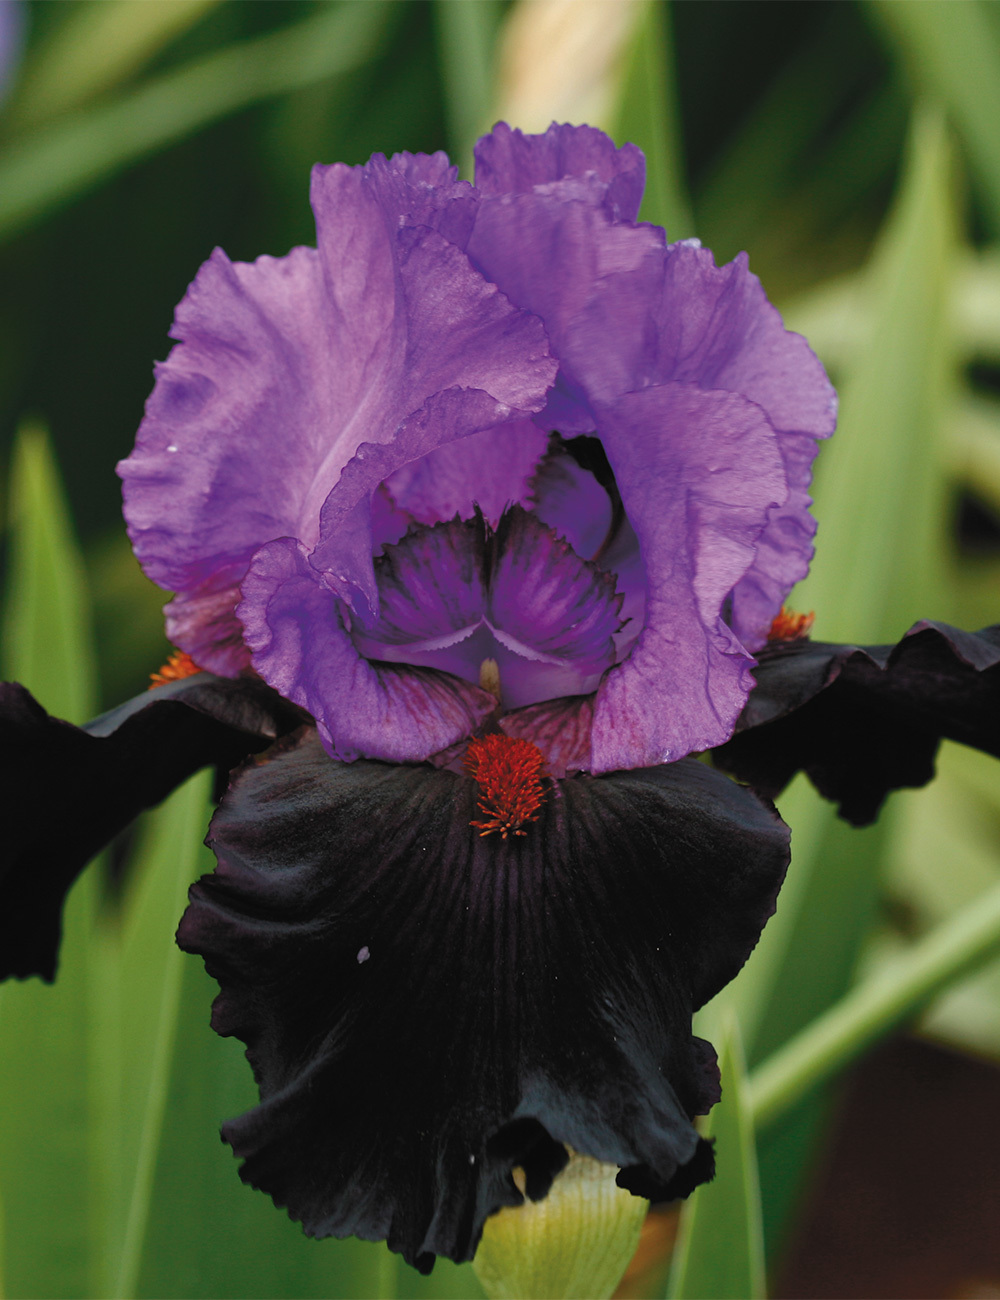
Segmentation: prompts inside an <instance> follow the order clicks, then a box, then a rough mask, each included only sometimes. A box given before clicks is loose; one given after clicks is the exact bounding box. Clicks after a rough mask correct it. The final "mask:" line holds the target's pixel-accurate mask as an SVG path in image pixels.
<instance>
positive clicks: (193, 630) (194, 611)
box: [163, 587, 250, 677]
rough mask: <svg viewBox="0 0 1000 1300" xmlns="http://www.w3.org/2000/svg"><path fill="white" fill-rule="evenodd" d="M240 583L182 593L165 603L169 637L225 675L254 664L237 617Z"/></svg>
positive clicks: (207, 666)
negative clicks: (251, 661) (218, 589)
mask: <svg viewBox="0 0 1000 1300" xmlns="http://www.w3.org/2000/svg"><path fill="white" fill-rule="evenodd" d="M239 600H240V589H239V587H223V589H222V590H221V591H213V590H212V589H211V588H209V589H208V590H205V591H195V592H191V593H187V592H185V593H182V594H181V595H179V596H175V597H174V598H173V600H172V601H170V603H169V604H167V605H165V606H164V609H163V613H164V615H165V617H166V633H167V640H168V641H169V642H170V644H171V645H175V646H180V647H181V649H182V650H185V651H186V652H187V653H188V654H189V655H190V656H191V658H192V659H193V660H194V661H195V663H196V664H197V665H198V666H199V667H200V668H204V669H205V670H206V671H208V672H213V673H218V674H219V675H220V676H222V677H237V676H239V674H240V673H243V672H246V670H247V669H248V668H249V667H250V651H249V650H248V649H247V647H246V645H245V644H244V641H243V628H242V626H241V624H240V621H239V619H238V618H237V617H236V606H237V605H238V604H239Z"/></svg>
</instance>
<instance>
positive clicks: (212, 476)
mask: <svg viewBox="0 0 1000 1300" xmlns="http://www.w3.org/2000/svg"><path fill="white" fill-rule="evenodd" d="M444 164H445V160H444V159H443V156H437V157H431V158H421V157H416V158H413V157H403V158H396V159H394V160H392V161H391V162H387V161H386V160H385V159H381V158H376V159H373V160H372V162H371V163H370V164H369V165H368V166H367V167H364V168H348V167H343V166H336V167H333V168H326V169H321V170H319V171H317V173H316V174H315V176H314V182H313V201H314V207H315V210H316V218H317V233H318V239H319V250H318V252H317V251H315V250H312V249H296V250H294V251H293V252H292V253H291V254H289V255H288V257H286V258H282V259H277V260H276V259H273V258H261V259H259V260H258V261H257V262H256V263H254V264H253V265H242V264H236V265H234V264H232V263H230V262H229V260H228V259H227V258H226V257H225V255H224V254H223V253H222V252H221V251H217V252H216V253H215V254H213V257H212V258H211V259H210V261H209V262H208V263H206V264H205V266H204V267H203V268H202V270H201V271H200V272H199V275H198V277H197V278H196V280H195V282H194V284H193V285H192V286H191V289H190V290H189V292H188V295H187V296H186V298H185V299H184V301H183V302H182V303H181V305H180V307H179V308H178V312H177V318H176V321H175V325H174V329H173V331H172V332H173V335H174V337H176V338H179V339H181V340H182V341H181V343H180V345H179V346H178V347H176V348H175V349H174V350H173V352H172V353H171V355H170V358H169V360H168V361H167V362H166V363H165V365H163V366H161V367H160V368H159V369H158V376H157V385H156V388H155V389H154V392H153V395H152V397H151V398H150V401H149V403H148V406H147V416H146V419H145V420H144V422H143V425H142V427H141V428H140V431H139V437H138V440H137V444H136V449H135V451H134V452H133V453H132V455H131V456H130V457H129V458H128V459H127V460H126V461H124V462H122V465H121V467H120V473H121V474H122V477H123V479H124V480H125V513H126V517H127V519H128V521H129V525H130V534H131V536H132V539H133V545H134V547H135V550H136V554H137V556H138V558H139V560H140V562H141V563H142V565H143V567H144V568H145V570H146V572H147V573H148V574H149V575H150V576H151V577H152V578H153V579H154V580H155V581H157V582H158V583H160V585H161V586H164V587H166V588H167V589H168V590H173V591H175V592H178V593H181V594H182V595H184V596H192V597H197V598H199V599H201V598H202V597H206V596H209V595H211V594H212V593H218V592H222V591H225V590H228V589H231V588H233V587H234V586H236V585H238V583H239V582H240V580H241V579H242V577H243V574H244V572H245V571H246V566H247V564H248V562H249V559H250V556H251V555H252V554H253V552H254V551H255V550H256V549H257V548H258V547H259V546H261V545H263V544H265V543H266V542H268V541H270V540H272V539H274V538H278V537H282V536H290V537H295V538H297V539H298V540H300V541H303V542H304V543H306V544H307V545H310V546H311V545H313V544H314V543H315V541H316V540H317V536H318V533H319V525H320V510H321V507H322V506H323V502H324V501H325V499H326V497H327V496H328V494H329V492H330V490H331V488H332V487H333V486H334V485H335V484H336V483H337V481H338V479H339V478H340V476H341V473H342V471H343V469H344V466H345V465H346V464H347V463H348V461H349V460H350V459H351V458H352V457H353V456H355V454H356V453H357V452H358V450H359V448H360V447H361V446H362V445H363V444H369V443H388V442H390V441H391V440H392V439H393V438H394V437H395V436H396V434H397V431H399V430H400V428H401V426H403V425H404V424H405V423H406V421H407V420H408V419H411V418H412V417H413V416H414V414H415V413H421V412H424V413H426V412H427V411H428V410H429V409H430V406H429V404H432V403H433V401H434V399H435V398H436V397H437V396H438V395H439V394H440V393H441V392H442V390H444V391H448V390H452V389H455V390H458V391H459V392H460V393H462V392H464V393H467V394H468V395H469V398H470V400H469V403H468V404H467V407H466V410H465V412H463V409H462V403H461V402H452V403H451V406H450V414H451V416H452V422H451V424H450V425H448V426H447V427H446V428H445V429H444V430H439V431H438V436H437V438H436V440H434V441H435V444H440V443H443V442H446V441H448V440H449V439H451V438H455V437H458V436H461V435H463V434H466V433H474V432H478V431H480V430H481V429H483V428H486V427H489V426H490V425H498V424H502V423H504V422H506V421H507V420H516V419H518V418H523V417H524V416H525V415H526V414H530V413H531V412H533V411H535V410H537V409H539V407H540V406H541V405H542V404H543V402H544V399H545V392H546V390H547V388H548V385H549V383H550V382H551V379H552V376H553V373H554V370H555V364H554V363H553V362H552V361H551V360H550V359H549V358H548V356H547V347H546V342H545V337H544V334H543V332H542V330H541V327H540V325H539V324H538V322H537V321H535V320H533V319H531V318H529V317H527V316H526V315H525V314H524V313H523V312H519V311H517V310H516V309H514V308H512V307H511V306H510V304H509V303H507V302H506V301H505V300H504V299H503V298H502V296H501V295H500V294H499V293H498V292H497V291H496V289H495V288H494V287H493V286H492V285H488V284H486V283H484V281H483V280H482V278H481V277H480V276H479V275H478V274H477V273H476V272H475V271H473V270H472V268H471V267H470V265H469V263H468V261H467V260H466V258H465V257H464V255H463V254H462V253H461V252H460V251H459V249H458V248H456V247H454V246H453V245H452V244H450V243H448V241H447V238H446V237H445V235H442V234H439V233H436V231H435V230H434V229H432V228H431V229H429V228H428V226H431V227H433V226H435V225H436V226H438V227H439V228H440V229H442V230H444V231H446V232H451V231H453V228H454V227H455V225H456V222H458V223H459V224H461V223H464V224H465V225H466V226H467V225H468V223H469V220H470V219H471V218H470V216H469V214H470V213H471V211H472V206H474V198H473V196H472V192H471V189H470V187H469V186H468V185H465V184H464V183H461V182H458V181H455V180H454V178H453V177H452V176H451V175H450V173H445V171H444ZM431 180H435V181H436V182H437V184H436V185H435V184H432V183H431ZM408 213H409V214H410V217H411V218H412V217H414V216H415V217H416V218H418V219H419V220H420V221H421V222H422V223H423V224H421V225H420V226H419V228H412V226H411V225H408V224H407V221H408V219H409V218H408V217H407V214H408ZM483 399H486V400H483ZM486 411H488V415H486V414H485V412H486ZM465 413H468V414H471V415H472V418H471V420H470V421H469V422H468V423H466V422H465V421H464V419H463V415H464V414H465ZM418 423H419V421H418ZM426 449H429V448H424V450H426ZM419 454H421V449H419V448H414V447H411V446H407V445H404V446H403V447H401V448H400V449H399V451H398V453H397V454H396V456H395V457H394V462H393V464H392V467H391V468H392V469H398V468H399V467H400V466H401V465H402V464H405V463H406V462H407V461H408V460H409V459H412V458H413V457H414V456H416V455H419ZM375 486H376V485H372V490H374V487H375ZM209 603H210V604H211V602H209ZM188 613H189V614H191V613H193V607H192V608H191V609H189V610H188ZM219 616H220V612H219V610H218V609H217V608H214V607H213V608H212V609H211V617H212V620H213V622H215V621H216V620H217V619H218V618H219ZM185 635H186V637H187V640H186V642H185V643H183V644H182V648H183V649H186V650H188V652H189V653H194V650H195V647H196V646H197V647H199V648H200V647H201V646H202V645H203V643H204V642H205V641H206V640H208V639H210V636H211V629H210V628H208V627H205V628H202V629H200V630H199V629H198V628H196V627H195V626H194V624H193V619H192V618H188V619H187V620H186V621H185ZM203 657H204V654H203ZM216 666H218V667H220V668H222V667H224V659H223V658H222V657H220V658H219V659H218V660H217V661H216Z"/></svg>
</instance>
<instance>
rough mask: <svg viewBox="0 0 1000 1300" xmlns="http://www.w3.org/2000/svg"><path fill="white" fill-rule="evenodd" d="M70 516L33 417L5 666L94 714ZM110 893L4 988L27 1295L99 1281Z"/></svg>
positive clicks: (4, 1126) (20, 477)
mask: <svg viewBox="0 0 1000 1300" xmlns="http://www.w3.org/2000/svg"><path fill="white" fill-rule="evenodd" d="M68 520H69V513H68V509H67V506H66V500H65V497H64V495H63V492H62V487H61V485H60V482H59V477H58V473H57V470H56V466H55V463H54V461H53V458H52V452H51V449H50V447H49V444H48V440H47V437H46V434H45V432H44V430H43V429H42V428H41V427H40V426H38V425H26V426H24V427H23V428H22V429H21V431H20V433H19V435H18V438H17V442H16V445H15V450H14V460H13V472H12V475H11V506H10V524H11V530H12V534H11V539H10V545H11V549H10V556H11V558H10V569H9V573H8V580H7V593H6V602H5V610H4V618H3V635H2V644H3V659H2V670H3V675H4V676H11V677H16V678H17V679H19V680H21V681H23V682H24V683H25V684H26V685H27V686H28V687H29V688H30V689H31V690H32V691H34V692H35V693H36V694H37V695H38V696H39V697H40V698H41V700H42V701H43V703H44V704H46V705H47V707H48V708H49V709H51V710H52V712H54V713H56V714H58V715H59V716H62V717H69V718H74V719H76V720H78V721H82V720H83V719H84V718H85V717H86V716H88V715H89V714H91V713H92V712H93V711H94V710H93V697H94V674H93V652H92V648H91V642H90V635H89V615H88V610H87V605H86V586H85V583H84V579H83V565H82V563H81V560H80V555H79V552H78V550H77V547H76V541H75V539H74V537H73V535H72V533H71V531H70V527H69V522H68ZM55 798H57V794H54V799H55ZM53 815H54V816H57V815H58V808H54V810H53ZM97 894H98V888H97V881H96V879H95V877H94V875H93V873H89V874H88V875H86V876H84V877H83V879H82V880H80V881H79V882H78V883H77V885H76V887H75V888H74V889H73V891H72V892H71V894H70V896H69V899H68V901H67V904H66V908H65V912H64V917H63V943H62V954H61V960H60V973H59V981H58V983H57V984H56V986H55V987H54V988H50V987H48V986H47V985H45V984H43V983H42V982H41V981H40V980H37V979H31V980H27V981H25V982H23V983H14V982H13V981H10V982H8V983H7V984H5V985H4V987H3V988H2V989H0V1200H2V1204H3V1214H4V1223H3V1229H2V1232H0V1238H2V1240H3V1243H4V1259H3V1269H4V1279H3V1288H2V1289H3V1293H4V1294H6V1295H10V1296H18V1297H22V1298H23V1300H32V1297H36V1296H37V1297H50V1298H51V1297H78V1296H86V1295H89V1294H90V1278H91V1263H92V1222H93V1221H92V1218H91V1211H92V1209H93V1210H94V1211H95V1212H97V1206H96V1203H95V1201H94V1198H93V1197H92V1196H91V1191H92V1188H93V1155H94V1152H93V1149H92V1147H91V1144H90V1140H89V1132H90V1129H89V1125H90V1118H91V1091H90V1076H89V1068H90V1063H91V1045H90V1039H89V1034H88V1028H89V1011H90V1006H91V1002H90V982H91V975H92V970H93V961H94V953H93V950H92V948H91V945H90V936H91V933H92V930H93V920H94V915H95V911H96V906H97ZM54 1231H57V1232H58V1247H57V1248H56V1247H54V1242H53V1235H54Z"/></svg>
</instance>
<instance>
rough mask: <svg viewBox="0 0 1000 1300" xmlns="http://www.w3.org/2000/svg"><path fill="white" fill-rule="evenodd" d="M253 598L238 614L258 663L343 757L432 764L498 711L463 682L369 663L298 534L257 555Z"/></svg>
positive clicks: (247, 590)
mask: <svg viewBox="0 0 1000 1300" xmlns="http://www.w3.org/2000/svg"><path fill="white" fill-rule="evenodd" d="M243 596H244V599H243V603H242V604H241V605H240V607H239V610H238V613H239V617H240V620H241V621H242V623H243V626H244V628H245V630H246V641H247V645H248V646H249V647H250V649H251V652H252V655H253V663H254V667H255V668H256V669H257V671H258V672H259V673H260V674H261V676H262V677H263V678H264V679H265V681H267V682H269V683H270V684H271V685H272V686H273V687H274V688H275V690H277V691H280V692H281V694H282V695H284V696H286V697H287V698H288V699H290V700H294V701H295V703H296V704H300V705H301V706H302V707H303V708H305V709H308V710H309V712H310V713H311V714H313V716H314V717H315V718H316V721H317V725H318V727H319V731H320V735H321V736H322V738H323V742H324V744H325V745H326V746H327V748H328V749H329V751H330V753H331V754H334V755H335V756H336V757H338V758H342V759H345V760H351V759H355V758H358V757H360V756H362V755H365V756H367V757H370V758H383V759H388V760H390V761H394V762H399V761H406V760H412V759H423V758H428V757H430V755H431V754H434V753H436V752H437V751H438V750H442V749H447V748H448V747H449V746H450V745H454V744H455V743H456V742H457V741H459V740H462V739H463V738H464V737H466V736H470V735H471V734H472V733H473V732H474V731H475V730H476V728H477V727H478V726H480V725H481V723H482V722H483V721H484V720H485V719H486V718H487V717H488V716H489V714H490V713H491V712H492V711H493V709H494V708H495V707H496V700H495V699H494V698H493V696H492V695H490V694H488V693H487V692H486V691H482V690H480V689H479V687H477V686H473V685H472V684H470V683H469V682H465V681H461V680H460V679H459V678H458V677H452V676H450V675H448V674H445V673H441V672H435V671H434V670H432V669H426V668H413V667H408V666H402V665H401V666H397V665H396V664H391V663H384V664H382V663H375V664H372V663H369V662H368V661H367V660H366V659H364V658H362V656H361V655H360V654H359V653H358V651H357V649H356V648H355V646H354V643H353V642H352V640H351V637H350V635H349V633H348V631H347V629H346V628H345V626H344V618H345V617H348V618H349V617H350V616H349V614H348V613H347V611H346V609H345V607H344V605H343V603H342V602H341V601H340V600H338V599H337V597H336V595H335V594H334V593H333V592H332V591H331V590H330V589H329V588H328V587H327V586H326V585H325V584H324V582H323V579H322V577H321V576H320V574H319V573H317V571H316V570H315V569H314V568H313V567H312V565H311V564H310V563H309V560H308V557H307V555H306V552H305V550H304V548H303V547H302V546H301V545H300V544H299V543H297V542H295V541H294V540H293V539H292V538H288V537H286V538H281V539H280V540H278V541H275V542H271V543H270V544H269V545H268V546H265V547H262V548H261V550H260V551H258V552H257V554H256V555H255V556H254V558H253V562H252V564H251V566H250V570H249V572H248V573H247V576H246V579H245V580H244V583H243Z"/></svg>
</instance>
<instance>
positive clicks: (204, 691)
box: [0, 673, 302, 980]
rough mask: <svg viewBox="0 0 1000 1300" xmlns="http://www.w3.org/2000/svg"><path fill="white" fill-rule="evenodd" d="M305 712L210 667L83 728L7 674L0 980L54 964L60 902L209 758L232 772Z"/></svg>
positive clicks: (49, 971)
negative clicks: (94, 861)
mask: <svg viewBox="0 0 1000 1300" xmlns="http://www.w3.org/2000/svg"><path fill="white" fill-rule="evenodd" d="M301 723H302V716H301V715H300V714H299V712H298V710H297V709H294V708H293V707H292V706H291V705H290V704H288V703H287V701H285V700H282V699H281V698H280V697H279V696H277V695H275V693H274V692H273V691H271V690H269V689H268V688H267V687H266V686H264V684H263V683H262V682H257V681H246V680H244V681H240V682H232V681H224V680H220V679H219V678H213V677H210V676H209V675H208V674H206V673H202V674H200V675H198V676H196V677H188V678H186V679H185V680H183V681H179V682H175V683H173V684H172V685H170V686H161V687H158V688H157V689H156V690H154V691H147V692H145V693H144V694H143V695H141V696H138V697H137V698H136V699H135V700H132V701H130V702H129V704H127V705H123V706H122V707H121V708H118V709H115V710H114V711H113V712H111V713H109V714H105V715H104V716H103V717H101V718H98V719H96V720H95V721H94V722H91V723H88V725H87V727H86V728H81V727H74V726H72V725H71V724H70V723H68V722H61V721H59V719H57V718H51V717H49V715H48V714H47V713H46V712H45V710H44V709H43V708H42V706H41V705H40V704H38V703H37V702H36V701H35V700H34V699H33V698H32V696H31V695H30V694H29V692H28V691H27V690H25V688H24V687H23V686H19V685H17V684H16V683H11V682H2V683H0V754H2V756H3V759H2V763H3V773H2V777H0V785H2V788H3V793H4V806H5V809H6V810H7V811H6V814H5V817H4V840H5V845H4V854H3V866H2V867H0V980H2V979H6V978H8V977H9V976H11V975H14V976H17V977H18V978H19V979H25V978H27V977H28V976H29V975H40V976H41V977H42V978H43V979H46V980H51V979H53V978H54V976H55V971H56V964H57V961H58V950H59V939H60V934H61V930H62V908H63V901H64V899H65V897H66V894H67V893H68V891H69V888H70V886H71V885H72V884H73V882H74V881H75V880H76V878H77V876H78V875H79V874H80V872H81V871H82V870H83V868H84V867H85V866H86V864H87V862H88V861H89V860H90V859H91V858H92V857H93V856H94V854H95V853H97V852H98V851H99V850H100V849H102V848H103V847H104V845H106V844H107V843H108V842H109V841H110V840H111V839H113V838H114V836H115V835H117V834H118V832H119V831H120V830H122V829H123V828H124V827H125V826H127V825H128V823H129V822H130V821H131V820H132V819H133V817H135V816H136V815H137V814H138V813H139V812H141V811H142V809H144V808H149V807H152V805H153V804H156V803H159V802H160V800H161V799H164V798H166V796H167V795H168V794H169V793H170V791H171V790H173V789H174V788H175V787H176V786H178V785H180V783H181V782H182V781H184V780H186V779H187V777H189V776H190V775H191V774H192V773H193V772H196V771H197V770H198V769H199V768H200V767H204V766H205V765H206V764H209V763H211V764H215V765H219V766H221V767H223V768H224V769H225V770H227V771H228V770H229V769H230V768H231V767H234V766H235V765H236V764H237V763H239V762H241V761H242V759H244V758H245V757H246V756H247V755H248V754H250V753H255V752H257V751H258V750H261V749H264V748H266V746H267V745H269V744H270V743H271V742H272V740H274V738H275V737H276V736H277V735H280V734H283V733H284V732H286V731H288V730H290V729H292V728H294V727H297V726H300V725H301Z"/></svg>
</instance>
